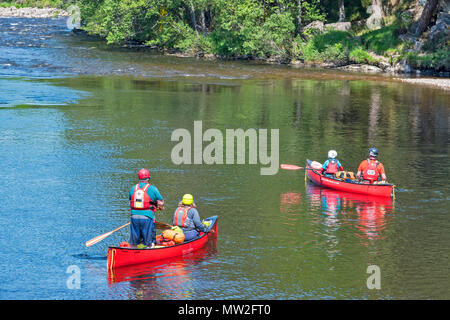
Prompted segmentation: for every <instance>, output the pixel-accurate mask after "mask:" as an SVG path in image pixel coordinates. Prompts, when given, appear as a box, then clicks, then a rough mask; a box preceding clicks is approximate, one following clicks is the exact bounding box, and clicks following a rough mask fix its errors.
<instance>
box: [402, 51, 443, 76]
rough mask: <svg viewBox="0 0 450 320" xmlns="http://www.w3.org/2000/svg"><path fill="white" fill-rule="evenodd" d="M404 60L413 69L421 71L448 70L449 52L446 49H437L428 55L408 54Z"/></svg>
mask: <svg viewBox="0 0 450 320" xmlns="http://www.w3.org/2000/svg"><path fill="white" fill-rule="evenodd" d="M406 60H407V61H408V63H409V64H410V65H411V67H413V68H415V69H421V70H436V71H448V70H450V51H449V50H448V49H446V48H443V49H439V50H437V51H436V52H433V53H429V54H417V53H413V52H410V53H408V54H407V55H406Z"/></svg>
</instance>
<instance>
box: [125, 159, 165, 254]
mask: <svg viewBox="0 0 450 320" xmlns="http://www.w3.org/2000/svg"><path fill="white" fill-rule="evenodd" d="M138 178H139V183H138V184H136V185H134V186H133V187H132V188H131V189H130V192H129V203H130V208H131V219H130V220H131V221H130V222H131V223H130V245H134V246H136V245H138V244H140V243H142V244H143V245H144V246H147V247H153V246H154V244H155V242H156V228H155V211H156V210H157V209H159V210H163V209H164V199H163V197H162V196H161V194H160V193H159V191H158V189H157V188H156V187H155V186H154V185H152V184H150V182H149V181H150V171H148V170H147V169H145V168H143V169H141V170H139V172H138Z"/></svg>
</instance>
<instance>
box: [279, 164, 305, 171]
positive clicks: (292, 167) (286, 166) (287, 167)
mask: <svg viewBox="0 0 450 320" xmlns="http://www.w3.org/2000/svg"><path fill="white" fill-rule="evenodd" d="M280 168H281V169H284V170H301V169H304V168H303V167H299V166H296V165H293V164H280Z"/></svg>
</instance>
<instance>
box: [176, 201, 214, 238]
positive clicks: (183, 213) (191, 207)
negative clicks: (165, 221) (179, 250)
mask: <svg viewBox="0 0 450 320" xmlns="http://www.w3.org/2000/svg"><path fill="white" fill-rule="evenodd" d="M173 225H174V226H178V227H180V228H181V229H182V230H183V233H184V236H185V238H184V241H189V240H192V239H194V238H196V237H198V235H199V232H200V231H202V232H207V231H208V228H207V227H206V226H205V225H204V224H203V223H202V221H201V220H200V215H199V213H198V211H197V209H196V206H195V203H194V197H193V196H192V195H191V194H185V195H184V196H183V198H182V200H181V202H180V203H179V204H178V208H176V209H175V212H174V214H173Z"/></svg>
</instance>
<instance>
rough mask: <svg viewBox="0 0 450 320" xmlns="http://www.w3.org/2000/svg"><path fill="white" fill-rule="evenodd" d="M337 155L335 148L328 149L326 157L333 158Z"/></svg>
mask: <svg viewBox="0 0 450 320" xmlns="http://www.w3.org/2000/svg"><path fill="white" fill-rule="evenodd" d="M336 157H337V152H336V150H330V151H328V158H331V159H334V158H336Z"/></svg>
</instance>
